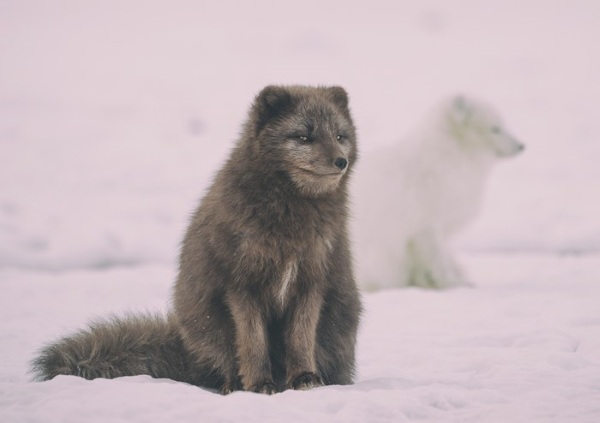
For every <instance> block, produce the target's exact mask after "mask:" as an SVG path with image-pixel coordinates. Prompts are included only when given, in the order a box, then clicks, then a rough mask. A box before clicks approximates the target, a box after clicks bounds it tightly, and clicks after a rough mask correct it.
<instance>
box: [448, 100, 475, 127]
mask: <svg viewBox="0 0 600 423" xmlns="http://www.w3.org/2000/svg"><path fill="white" fill-rule="evenodd" d="M470 113H471V108H470V107H469V101H468V100H467V99H466V98H465V96H462V95H457V96H455V97H454V98H453V99H452V116H453V117H454V120H455V121H456V122H464V121H465V120H466V119H467V117H468V116H469V114H470Z"/></svg>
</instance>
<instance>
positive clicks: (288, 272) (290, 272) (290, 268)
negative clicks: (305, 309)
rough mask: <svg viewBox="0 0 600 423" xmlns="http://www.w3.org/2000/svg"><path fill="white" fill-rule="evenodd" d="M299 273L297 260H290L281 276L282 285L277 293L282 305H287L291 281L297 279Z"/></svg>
mask: <svg viewBox="0 0 600 423" xmlns="http://www.w3.org/2000/svg"><path fill="white" fill-rule="evenodd" d="M297 274H298V263H297V262H295V261H290V262H288V264H287V266H286V268H285V271H284V272H283V275H282V276H281V285H280V288H279V293H278V295H277V297H278V300H279V304H280V306H281V307H284V306H285V303H286V300H287V292H288V290H289V287H290V283H292V281H294V280H295V279H296V276H297Z"/></svg>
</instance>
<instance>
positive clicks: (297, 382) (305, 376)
mask: <svg viewBox="0 0 600 423" xmlns="http://www.w3.org/2000/svg"><path fill="white" fill-rule="evenodd" d="M323 385H324V384H323V380H321V378H320V377H319V375H317V374H315V373H311V372H306V373H302V374H300V375H299V376H296V377H295V378H294V379H293V380H292V381H291V382H290V383H289V387H290V388H292V389H295V390H300V391H306V390H308V389H312V388H318V387H319V386H323Z"/></svg>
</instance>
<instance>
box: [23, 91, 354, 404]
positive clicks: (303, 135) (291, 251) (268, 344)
mask: <svg viewBox="0 0 600 423" xmlns="http://www.w3.org/2000/svg"><path fill="white" fill-rule="evenodd" d="M356 154H357V153H356V135H355V129H354V125H353V123H352V118H351V116H350V111H349V108H348V97H347V94H346V92H345V91H344V89H343V88H340V87H327V88H326V87H303V86H290V87H282V86H268V87H266V88H264V89H263V90H262V91H261V92H260V94H259V95H258V96H257V97H256V99H255V101H254V104H253V105H252V107H251V109H250V113H249V117H248V120H247V122H246V124H245V125H244V127H243V131H242V134H241V137H240V139H239V141H238V143H237V145H236V146H235V148H234V149H233V151H232V153H231V155H230V157H229V160H228V161H227V162H226V163H225V165H224V166H223V168H222V169H221V170H220V172H219V173H218V174H217V176H216V179H215V181H214V183H213V184H212V187H211V188H210V190H209V191H208V193H207V194H206V196H205V197H204V199H203V200H202V202H201V204H200V206H199V207H198V209H197V211H196V213H195V215H194V216H193V218H192V221H191V223H190V225H189V228H188V230H187V234H186V235H185V238H184V240H183V245H182V250H181V256H180V267H179V275H178V277H177V281H176V282H175V286H174V290H173V306H174V307H173V310H172V312H171V313H170V314H169V316H168V317H167V318H166V319H165V318H162V317H160V316H129V317H125V318H122V319H112V320H107V321H100V322H96V323H94V324H92V325H91V326H90V328H89V329H88V330H86V331H82V332H79V333H77V334H75V335H73V336H70V337H66V338H64V339H62V340H59V341H58V342H57V343H55V344H52V345H49V346H47V347H46V348H44V349H43V350H42V352H41V355H40V356H39V357H38V358H37V359H35V360H34V362H33V371H34V373H35V374H36V377H37V379H40V380H47V379H51V378H53V377H54V376H56V375H59V374H67V375H78V376H82V377H84V378H87V379H94V378H97V377H103V378H114V377H118V376H128V375H139V374H148V375H151V376H153V377H163V378H171V379H175V380H179V381H184V382H188V383H191V384H194V385H198V386H203V387H207V388H212V389H217V390H220V391H221V392H222V393H228V392H231V391H234V390H239V389H244V390H247V391H254V392H261V393H267V394H272V393H275V392H278V391H282V390H285V389H288V388H293V389H309V388H312V387H316V386H321V385H324V384H325V385H328V384H349V383H352V380H353V373H354V348H355V342H356V331H357V326H358V322H359V315H360V312H361V305H360V298H359V294H358V291H357V288H356V284H355V282H354V278H353V271H352V260H351V255H350V248H349V237H348V232H347V214H348V200H347V195H348V194H347V182H348V177H349V174H350V170H351V169H352V167H353V165H354V162H355V160H356Z"/></svg>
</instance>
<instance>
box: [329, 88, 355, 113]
mask: <svg viewBox="0 0 600 423" xmlns="http://www.w3.org/2000/svg"><path fill="white" fill-rule="evenodd" d="M327 92H329V94H330V96H331V98H332V99H333V102H334V103H335V104H337V105H338V106H339V107H340V109H342V111H343V112H344V113H345V114H346V115H348V116H350V109H349V108H348V93H347V92H346V90H345V89H344V88H342V87H338V86H334V87H329V88H327Z"/></svg>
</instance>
